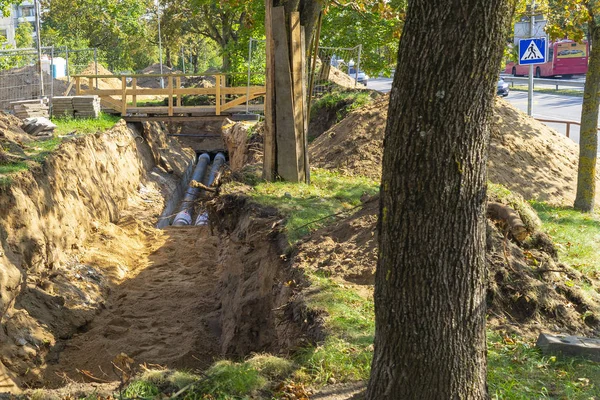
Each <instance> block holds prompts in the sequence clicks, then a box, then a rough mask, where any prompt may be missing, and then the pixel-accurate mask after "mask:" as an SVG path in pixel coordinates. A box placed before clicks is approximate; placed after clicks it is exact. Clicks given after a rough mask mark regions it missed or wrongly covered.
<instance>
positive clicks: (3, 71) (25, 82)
mask: <svg viewBox="0 0 600 400" xmlns="http://www.w3.org/2000/svg"><path fill="white" fill-rule="evenodd" d="M41 53H42V54H41V58H42V75H41V76H40V72H39V67H38V64H39V55H38V52H37V50H36V49H14V50H0V110H10V103H11V102H13V101H21V100H34V99H41V98H49V97H52V96H62V95H64V94H65V93H66V91H67V89H69V88H71V90H70V92H71V94H73V92H74V89H72V85H70V80H69V77H70V75H73V74H76V73H82V72H86V73H87V72H90V73H92V74H94V73H95V71H96V69H97V65H98V64H97V62H96V57H95V55H96V50H95V49H82V50H70V49H67V48H55V47H43V48H42V49H41Z"/></svg>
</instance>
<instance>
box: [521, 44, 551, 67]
mask: <svg viewBox="0 0 600 400" xmlns="http://www.w3.org/2000/svg"><path fill="white" fill-rule="evenodd" d="M545 62H546V38H539V39H521V40H519V64H520V65H531V64H543V63H545Z"/></svg>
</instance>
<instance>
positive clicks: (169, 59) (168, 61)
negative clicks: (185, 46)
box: [166, 46, 173, 68]
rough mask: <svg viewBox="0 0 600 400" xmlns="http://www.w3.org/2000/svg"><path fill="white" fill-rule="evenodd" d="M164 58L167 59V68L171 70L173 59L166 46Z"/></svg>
mask: <svg viewBox="0 0 600 400" xmlns="http://www.w3.org/2000/svg"><path fill="white" fill-rule="evenodd" d="M166 56H167V57H166V58H167V63H166V64H167V67H169V68H173V57H172V55H171V48H170V47H168V46H167V48H166Z"/></svg>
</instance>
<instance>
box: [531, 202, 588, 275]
mask: <svg viewBox="0 0 600 400" xmlns="http://www.w3.org/2000/svg"><path fill="white" fill-rule="evenodd" d="M531 204H532V206H533V208H534V209H535V210H536V211H537V213H538V215H539V217H540V219H541V220H542V222H543V229H544V230H545V231H546V232H547V233H548V235H550V237H551V238H552V240H553V241H554V242H555V243H556V245H557V247H558V250H559V257H560V259H561V261H562V262H565V263H567V264H569V265H571V266H572V267H573V268H576V269H578V270H579V271H581V272H582V273H585V274H599V273H600V258H599V257H598V251H599V249H600V216H599V215H598V214H596V213H591V214H590V213H581V212H579V211H576V210H574V209H573V208H570V207H551V206H548V205H547V204H544V203H539V202H532V203H531Z"/></svg>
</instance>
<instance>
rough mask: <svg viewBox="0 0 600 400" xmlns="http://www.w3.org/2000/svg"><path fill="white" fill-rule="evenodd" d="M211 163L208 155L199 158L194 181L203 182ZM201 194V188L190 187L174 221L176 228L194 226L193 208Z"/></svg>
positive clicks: (204, 154)
mask: <svg viewBox="0 0 600 400" xmlns="http://www.w3.org/2000/svg"><path fill="white" fill-rule="evenodd" d="M209 163H210V156H209V155H208V154H207V153H202V154H201V155H200V156H199V157H198V163H197V164H196V168H195V169H194V173H193V174H192V179H191V180H193V181H197V182H201V181H202V178H203V177H204V175H206V169H207V167H208V164H209ZM199 193H200V189H199V188H195V187H191V186H188V189H187V191H186V192H185V196H184V197H183V200H182V201H181V209H180V211H179V213H178V214H177V215H176V216H175V219H174V220H173V225H174V226H185V225H191V224H192V216H191V214H192V208H193V207H194V201H195V200H196V198H197V197H198V194H199Z"/></svg>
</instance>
